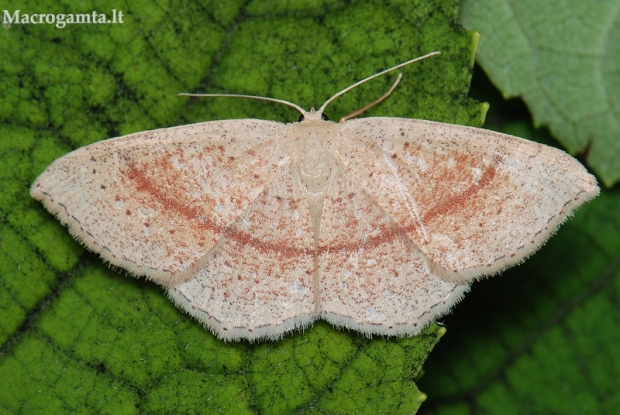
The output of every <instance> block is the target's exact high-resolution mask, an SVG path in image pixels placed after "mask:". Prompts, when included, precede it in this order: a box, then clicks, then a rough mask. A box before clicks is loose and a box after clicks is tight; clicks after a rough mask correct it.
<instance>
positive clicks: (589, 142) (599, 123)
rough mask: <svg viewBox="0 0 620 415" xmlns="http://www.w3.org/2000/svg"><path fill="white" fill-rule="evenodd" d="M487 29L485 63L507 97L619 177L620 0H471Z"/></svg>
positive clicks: (605, 173)
mask: <svg viewBox="0 0 620 415" xmlns="http://www.w3.org/2000/svg"><path fill="white" fill-rule="evenodd" d="M460 21H461V22H462V24H463V25H464V26H465V27H466V28H468V29H470V30H477V31H479V32H480V34H481V38H480V50H479V52H478V58H477V60H478V62H479V63H480V65H481V66H482V67H483V68H484V70H485V71H486V72H487V74H488V75H489V77H490V78H491V79H492V80H493V83H494V84H495V85H497V86H498V88H499V89H501V90H502V92H503V94H504V96H505V97H515V96H520V97H522V98H523V100H524V101H525V102H526V103H527V105H528V107H529V108H530V111H531V112H532V114H533V117H534V122H535V124H536V125H537V126H541V125H544V126H548V127H549V129H550V130H551V132H552V134H553V135H554V136H555V137H556V138H557V139H558V140H559V141H560V142H561V143H562V144H563V145H564V146H565V147H566V148H568V150H569V151H570V152H571V153H572V154H577V153H580V152H582V151H585V152H586V153H587V160H588V163H589V164H590V165H591V166H592V168H593V169H594V170H595V171H596V172H597V173H598V174H599V175H600V179H601V180H602V181H603V183H604V184H605V185H607V186H610V187H611V186H612V185H613V184H614V183H616V182H617V181H618V180H619V179H620V139H619V137H620V3H619V2H618V1H616V0H603V1H598V0H585V1H573V2H568V3H567V2H564V1H560V0H552V1H545V2H544V3H541V2H540V1H535V0H526V1H517V2H509V1H506V0H483V1H478V0H464V1H463V6H462V10H461V15H460Z"/></svg>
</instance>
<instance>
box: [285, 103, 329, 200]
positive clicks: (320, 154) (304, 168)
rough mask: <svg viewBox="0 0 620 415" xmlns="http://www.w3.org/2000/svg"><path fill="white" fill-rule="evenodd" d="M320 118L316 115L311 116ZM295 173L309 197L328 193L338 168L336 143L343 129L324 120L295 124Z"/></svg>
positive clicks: (293, 152)
mask: <svg viewBox="0 0 620 415" xmlns="http://www.w3.org/2000/svg"><path fill="white" fill-rule="evenodd" d="M310 114H316V113H310ZM291 125H292V126H294V128H291V129H290V136H291V138H292V139H293V140H292V143H293V146H294V148H293V151H292V154H293V163H294V166H293V169H294V171H295V172H296V174H297V175H298V183H299V184H300V185H301V188H302V190H304V191H305V192H307V194H308V196H310V197H312V196H315V197H316V196H320V195H322V194H324V193H325V189H326V187H327V184H328V183H329V181H330V177H332V175H333V172H334V168H335V165H334V163H335V161H336V159H335V151H334V145H333V143H334V142H335V141H337V140H339V139H340V137H339V133H340V127H341V126H340V125H339V124H336V123H334V122H331V121H324V120H322V119H320V118H318V119H313V120H307V119H306V120H304V121H302V122H299V123H295V124H291Z"/></svg>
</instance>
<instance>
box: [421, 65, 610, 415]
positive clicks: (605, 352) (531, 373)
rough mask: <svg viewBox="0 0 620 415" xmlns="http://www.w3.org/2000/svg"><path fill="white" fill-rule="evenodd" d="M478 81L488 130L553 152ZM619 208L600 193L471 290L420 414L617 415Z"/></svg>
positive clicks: (430, 371) (433, 366) (510, 105)
mask: <svg viewBox="0 0 620 415" xmlns="http://www.w3.org/2000/svg"><path fill="white" fill-rule="evenodd" d="M479 74H480V75H481V73H480V72H477V73H476V75H475V76H474V79H473V81H472V93H471V94H472V95H473V96H476V97H480V98H484V99H485V100H488V101H490V103H491V106H490V110H489V113H488V122H487V126H489V125H491V126H492V128H493V129H496V130H499V131H503V132H507V133H509V134H517V135H520V136H524V137H528V138H535V139H536V140H537V141H542V142H545V143H547V144H553V139H552V137H550V135H549V134H548V133H546V132H545V131H543V130H534V128H533V126H532V125H531V124H532V122H531V119H530V116H529V114H528V111H527V109H526V108H525V105H524V104H523V103H522V102H517V100H512V101H509V102H505V101H503V99H502V97H501V96H500V95H499V92H497V91H496V92H494V93H493V92H490V90H491V89H492V85H491V84H490V81H488V80H486V81H485V80H484V76H482V75H481V76H478V75H479ZM619 204H620V193H618V189H614V190H607V191H603V192H602V194H601V195H600V196H599V197H598V198H596V199H594V200H593V201H591V202H589V203H588V204H586V205H585V206H583V207H581V208H580V209H579V210H578V211H577V213H576V215H575V216H574V217H573V218H572V219H570V220H569V221H568V222H567V223H565V224H564V225H563V226H562V227H561V228H560V230H559V231H558V232H557V234H556V235H555V236H553V237H552V238H551V239H550V240H549V242H547V244H546V245H545V246H544V247H543V248H542V249H541V250H540V251H539V252H538V253H536V254H535V255H534V256H533V257H532V258H530V259H528V260H527V261H526V262H525V263H524V264H523V265H521V266H519V267H516V268H513V269H511V270H509V271H507V272H505V273H504V274H503V275H500V276H497V277H494V278H491V279H487V280H484V281H481V282H478V283H475V284H473V286H472V290H471V292H470V293H469V294H468V295H467V296H466V297H465V299H464V300H463V302H462V303H461V304H459V305H458V306H457V307H455V309H454V311H453V313H452V314H451V315H449V316H447V317H446V318H445V319H444V324H445V326H446V328H447V329H448V331H447V334H446V336H444V337H443V338H442V341H441V343H440V344H439V345H438V347H436V348H435V350H434V351H433V353H432V354H431V355H430V357H429V359H428V360H427V362H426V364H425V366H424V370H425V375H424V376H423V377H422V379H421V380H420V382H419V383H418V384H419V386H420V389H421V390H423V391H424V392H425V393H427V394H428V396H429V399H428V401H427V402H426V403H425V404H424V405H423V406H422V408H421V410H420V414H424V415H431V414H432V415H457V414H458V415H466V414H472V415H473V414H476V415H478V414H498V413H499V414H519V415H528V414H564V415H570V414H600V415H604V414H610V415H611V414H616V413H617V412H618V407H620V393H619V392H618V388H617V384H618V378H620V348H619V347H618V344H620V343H619V342H620V322H619V320H618V315H619V311H620V307H619V305H618V295H619V294H620V211H619V210H618V208H617V207H618V205H619Z"/></svg>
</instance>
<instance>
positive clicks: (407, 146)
mask: <svg viewBox="0 0 620 415" xmlns="http://www.w3.org/2000/svg"><path fill="white" fill-rule="evenodd" d="M400 135H404V134H403V132H402V131H401V133H400ZM403 148H404V149H405V150H407V149H408V148H409V143H405V146H404V147H403Z"/></svg>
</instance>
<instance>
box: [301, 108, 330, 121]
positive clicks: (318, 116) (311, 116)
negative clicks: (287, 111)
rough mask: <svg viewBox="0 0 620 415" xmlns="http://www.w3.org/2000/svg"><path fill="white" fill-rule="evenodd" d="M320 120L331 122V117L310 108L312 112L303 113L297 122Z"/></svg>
mask: <svg viewBox="0 0 620 415" xmlns="http://www.w3.org/2000/svg"><path fill="white" fill-rule="evenodd" d="M318 120H323V121H329V117H328V116H327V115H325V114H323V111H315V109H314V107H312V108H310V111H304V112H302V113H301V115H300V116H299V118H298V119H297V122H302V121H318Z"/></svg>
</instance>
